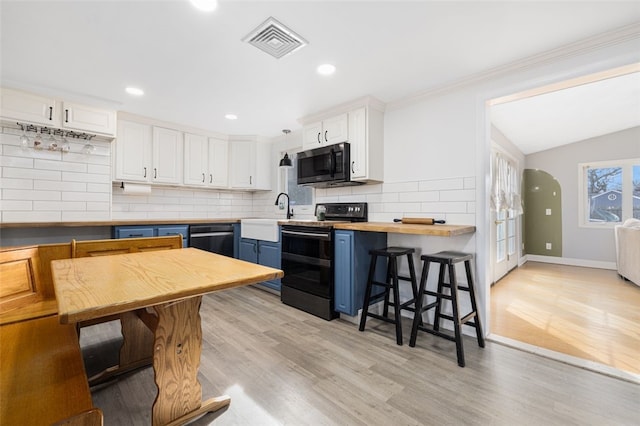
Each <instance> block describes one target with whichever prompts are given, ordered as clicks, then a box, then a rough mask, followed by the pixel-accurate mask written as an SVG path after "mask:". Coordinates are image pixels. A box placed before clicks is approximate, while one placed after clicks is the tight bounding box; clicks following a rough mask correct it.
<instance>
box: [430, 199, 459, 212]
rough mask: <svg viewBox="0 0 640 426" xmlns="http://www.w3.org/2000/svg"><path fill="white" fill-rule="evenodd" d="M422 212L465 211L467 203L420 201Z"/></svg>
mask: <svg viewBox="0 0 640 426" xmlns="http://www.w3.org/2000/svg"><path fill="white" fill-rule="evenodd" d="M422 211H423V212H424V213H466V212H467V203H465V202H454V201H452V202H433V203H422Z"/></svg>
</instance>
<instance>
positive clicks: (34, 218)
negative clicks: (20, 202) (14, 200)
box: [2, 211, 62, 223]
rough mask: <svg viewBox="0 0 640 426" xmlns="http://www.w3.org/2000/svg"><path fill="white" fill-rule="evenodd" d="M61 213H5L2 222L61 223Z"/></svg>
mask: <svg viewBox="0 0 640 426" xmlns="http://www.w3.org/2000/svg"><path fill="white" fill-rule="evenodd" d="M61 217H62V212H60V211H3V212H2V221H3V222H5V223H11V222H29V223H31V222H60V219H61Z"/></svg>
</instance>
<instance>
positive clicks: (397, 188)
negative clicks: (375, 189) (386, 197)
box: [382, 182, 419, 192]
mask: <svg viewBox="0 0 640 426" xmlns="http://www.w3.org/2000/svg"><path fill="white" fill-rule="evenodd" d="M418 190H419V183H418V182H394V183H384V184H382V191H383V192H412V191H418Z"/></svg>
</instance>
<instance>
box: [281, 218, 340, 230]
mask: <svg viewBox="0 0 640 426" xmlns="http://www.w3.org/2000/svg"><path fill="white" fill-rule="evenodd" d="M340 223H349V222H345V221H342V220H322V221H321V220H297V219H283V220H279V221H278V225H292V226H315V227H319V228H326V227H331V226H333V227H335V226H336V225H337V224H340Z"/></svg>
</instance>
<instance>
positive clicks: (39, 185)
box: [33, 180, 87, 195]
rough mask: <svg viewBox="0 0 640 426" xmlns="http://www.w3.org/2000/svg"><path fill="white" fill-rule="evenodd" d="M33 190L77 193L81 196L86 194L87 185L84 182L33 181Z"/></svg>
mask: <svg viewBox="0 0 640 426" xmlns="http://www.w3.org/2000/svg"><path fill="white" fill-rule="evenodd" d="M33 189H41V190H44V191H77V192H79V193H80V194H81V195H82V194H86V193H87V184H86V183H84V182H62V181H59V180H34V181H33Z"/></svg>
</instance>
